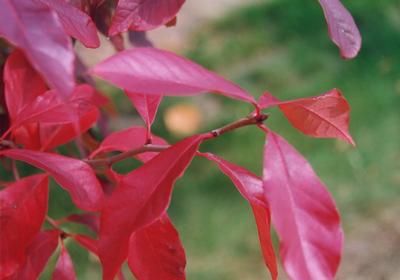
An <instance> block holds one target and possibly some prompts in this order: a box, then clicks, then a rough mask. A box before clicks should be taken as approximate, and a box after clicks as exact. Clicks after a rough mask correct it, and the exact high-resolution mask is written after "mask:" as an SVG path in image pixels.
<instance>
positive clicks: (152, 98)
mask: <svg viewBox="0 0 400 280" xmlns="http://www.w3.org/2000/svg"><path fill="white" fill-rule="evenodd" d="M126 95H127V96H128V98H129V100H130V101H131V102H132V104H133V106H134V107H135V108H136V111H137V112H138V113H139V115H140V116H141V117H142V119H143V121H144V123H145V124H146V126H147V128H148V129H149V130H150V127H151V125H152V124H153V122H154V118H155V117H156V113H157V109H158V106H159V105H160V102H161V100H162V95H146V94H141V93H132V92H126ZM149 132H150V131H149Z"/></svg>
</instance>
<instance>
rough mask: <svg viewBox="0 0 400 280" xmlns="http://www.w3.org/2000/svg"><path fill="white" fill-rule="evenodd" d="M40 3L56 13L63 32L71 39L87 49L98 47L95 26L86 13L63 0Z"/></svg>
mask: <svg viewBox="0 0 400 280" xmlns="http://www.w3.org/2000/svg"><path fill="white" fill-rule="evenodd" d="M40 1H41V2H42V3H44V4H46V5H48V6H49V7H50V8H51V9H53V10H54V11H55V12H56V13H57V15H58V17H59V18H60V21H61V23H62V25H63V27H64V30H65V32H67V33H68V34H69V35H70V36H71V37H74V38H75V39H77V40H79V41H81V42H82V43H83V45H84V46H85V47H87V48H97V47H99V46H100V40H99V36H98V35H97V29H96V25H95V24H94V22H93V21H92V19H91V18H90V17H89V16H88V15H87V14H86V13H84V12H82V11H81V10H80V9H78V8H76V7H74V6H73V5H72V4H70V3H68V1H65V0H40Z"/></svg>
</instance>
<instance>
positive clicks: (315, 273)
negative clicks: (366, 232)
mask: <svg viewBox="0 0 400 280" xmlns="http://www.w3.org/2000/svg"><path fill="white" fill-rule="evenodd" d="M264 191H265V196H266V198H267V200H268V202H269V204H270V206H271V212H272V222H273V224H274V226H275V228H276V230H277V232H278V236H279V239H280V252H281V258H282V261H283V265H284V267H285V270H286V272H287V273H288V275H289V277H290V278H291V279H333V278H334V277H335V273H336V270H337V268H338V265H339V262H340V256H341V251H342V245H343V233H342V229H341V226H340V218H339V214H338V211H337V209H336V206H335V203H334V201H333V199H332V197H331V196H330V194H329V193H328V191H327V190H326V187H325V186H324V185H323V183H322V182H321V181H320V179H319V178H318V177H317V175H316V174H315V173H314V170H313V169H312V167H311V166H310V164H309V163H308V162H307V161H306V160H305V159H304V158H303V157H302V155H300V153H298V152H297V151H296V150H295V149H294V148H293V147H292V146H291V145H290V144H289V143H287V142H286V141H285V140H284V139H283V138H282V137H281V136H279V135H277V134H275V133H273V132H272V131H270V132H268V141H267V144H266V147H265V151H264Z"/></svg>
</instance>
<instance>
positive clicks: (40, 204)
mask: <svg viewBox="0 0 400 280" xmlns="http://www.w3.org/2000/svg"><path fill="white" fill-rule="evenodd" d="M48 183H49V181H48V177H47V176H46V175H34V176H30V177H26V178H23V179H21V180H19V181H16V182H14V183H12V184H9V185H8V186H7V187H6V188H5V189H3V190H1V191H0V210H1V211H0V229H1V234H0V278H1V279H3V278H5V277H8V276H10V275H12V274H13V273H14V272H15V271H16V270H17V269H18V268H19V266H20V265H22V264H23V263H24V261H25V258H26V249H27V247H28V245H29V243H30V242H31V241H32V240H33V238H34V237H35V235H36V234H37V233H38V232H39V231H40V228H41V226H42V224H43V222H44V218H45V215H46V213H47V202H48V201H47V200H48Z"/></svg>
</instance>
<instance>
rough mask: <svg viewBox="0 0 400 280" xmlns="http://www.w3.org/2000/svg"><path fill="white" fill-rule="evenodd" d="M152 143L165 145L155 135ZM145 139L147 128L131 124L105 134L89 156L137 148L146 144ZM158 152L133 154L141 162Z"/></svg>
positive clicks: (164, 142)
mask: <svg viewBox="0 0 400 280" xmlns="http://www.w3.org/2000/svg"><path fill="white" fill-rule="evenodd" d="M152 140H153V142H152V143H153V144H156V145H166V144H167V142H166V141H165V140H164V139H162V138H160V137H157V136H152ZM146 141H147V130H146V128H144V127H140V126H133V127H130V128H127V129H125V130H121V131H117V132H113V133H111V134H110V135H109V136H107V137H106V138H105V139H104V140H103V142H102V143H101V144H100V146H99V147H98V148H97V150H95V151H93V153H92V154H91V155H90V157H91V158H93V157H95V156H96V155H98V154H100V153H106V152H112V151H120V152H125V151H130V150H134V149H138V148H140V147H142V146H143V145H144V144H146ZM157 154H158V153H155V152H147V153H142V154H139V155H135V157H136V158H137V159H139V160H141V161H143V162H146V161H149V160H150V159H152V158H153V157H155V156H156V155H157Z"/></svg>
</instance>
